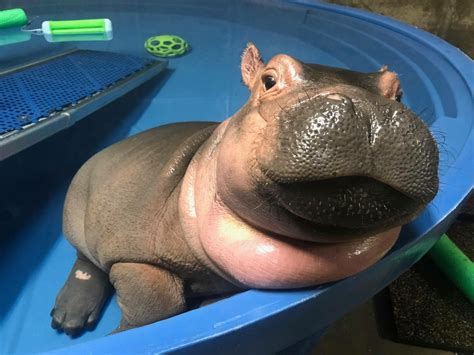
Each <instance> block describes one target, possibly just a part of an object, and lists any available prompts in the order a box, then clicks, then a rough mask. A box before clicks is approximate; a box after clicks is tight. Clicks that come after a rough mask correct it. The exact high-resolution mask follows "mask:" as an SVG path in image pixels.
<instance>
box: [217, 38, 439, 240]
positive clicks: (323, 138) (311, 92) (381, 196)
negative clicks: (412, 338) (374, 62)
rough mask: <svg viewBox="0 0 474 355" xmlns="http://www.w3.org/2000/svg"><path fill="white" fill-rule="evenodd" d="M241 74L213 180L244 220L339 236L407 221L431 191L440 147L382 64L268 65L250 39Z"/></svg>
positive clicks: (312, 236)
mask: <svg viewBox="0 0 474 355" xmlns="http://www.w3.org/2000/svg"><path fill="white" fill-rule="evenodd" d="M241 70H242V78H243V82H244V83H245V84H246V85H247V86H248V88H249V89H250V91H251V97H250V99H249V101H248V102H247V104H246V105H245V106H244V107H243V108H242V110H241V111H240V112H239V113H237V114H236V115H235V116H234V117H233V119H232V121H231V122H230V123H229V126H228V127H227V129H226V139H224V140H223V142H225V143H226V145H227V147H228V148H229V149H221V151H220V156H219V160H220V164H219V167H220V169H221V168H222V170H223V171H222V172H221V173H220V174H218V178H221V181H220V182H219V183H220V184H221V185H222V186H225V189H223V194H224V196H223V198H224V199H225V201H226V203H228V204H229V205H230V208H232V210H233V211H236V213H237V214H238V215H239V216H240V217H241V218H243V219H244V220H246V221H248V222H249V223H251V224H253V225H256V226H258V227H259V228H263V229H270V230H271V231H272V232H275V233H279V234H283V235H288V236H291V237H293V238H301V239H306V240H315V241H319V242H337V241H343V240H348V239H354V238H360V237H364V236H369V235H373V234H375V233H378V232H381V231H384V230H388V229H390V228H393V227H395V226H400V225H402V224H405V223H407V222H409V221H410V220H412V219H413V218H414V217H415V216H416V214H417V213H419V212H420V210H422V209H423V208H424V207H425V206H426V204H427V203H428V202H429V201H431V200H432V199H433V197H434V196H435V194H436V193H437V190H438V175H437V169H438V150H437V146H436V143H435V141H434V139H433V138H432V136H431V134H430V132H429V130H428V128H427V127H426V126H425V124H424V123H423V122H422V120H421V119H420V118H418V117H417V116H416V115H415V114H414V113H413V112H412V111H410V110H409V109H408V108H406V107H405V106H404V105H403V104H401V103H400V102H399V99H400V96H401V89H400V84H399V80H398V78H397V76H396V74H394V73H393V72H390V71H388V70H387V69H386V67H383V68H382V69H381V70H380V71H379V72H376V73H371V74H363V73H358V72H353V71H349V70H344V69H336V68H330V67H324V66H320V65H313V64H304V63H302V62H300V61H298V60H296V59H294V58H292V57H290V56H288V55H277V56H275V57H273V58H272V59H271V60H270V61H269V62H268V64H266V65H265V64H264V63H263V61H262V59H261V57H260V54H259V51H258V49H257V48H256V47H255V46H254V45H253V44H249V45H248V47H247V48H246V50H245V51H244V54H243V56H242V68H241ZM236 155H237V156H236ZM225 161H234V162H235V163H234V164H227V163H224V162H225ZM249 189H250V190H252V193H250V194H249ZM242 196H248V197H247V198H244V197H242ZM242 205H244V206H245V208H242V207H243V206H242ZM279 220H280V221H281V222H278V221H279Z"/></svg>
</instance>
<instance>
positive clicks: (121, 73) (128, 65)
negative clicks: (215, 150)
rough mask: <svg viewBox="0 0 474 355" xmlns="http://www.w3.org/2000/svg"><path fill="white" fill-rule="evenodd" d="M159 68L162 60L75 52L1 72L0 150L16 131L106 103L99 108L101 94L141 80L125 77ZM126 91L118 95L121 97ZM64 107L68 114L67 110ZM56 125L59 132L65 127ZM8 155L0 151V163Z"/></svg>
mask: <svg viewBox="0 0 474 355" xmlns="http://www.w3.org/2000/svg"><path fill="white" fill-rule="evenodd" d="M165 66H166V62H160V61H156V60H149V59H143V58H139V57H135V56H130V55H123V54H117V53H111V52H100V51H91V50H75V51H72V52H68V53H65V54H62V55H60V56H57V57H54V58H52V59H47V60H45V61H42V62H39V63H35V64H32V65H29V66H26V67H24V68H19V69H16V70H12V71H9V72H6V73H3V74H1V75H0V148H2V149H3V147H2V146H3V145H5V140H8V141H11V140H12V138H20V136H22V134H21V133H25V132H28V131H29V129H30V128H31V127H33V126H38V127H39V126H41V125H42V124H43V121H44V122H46V121H48V119H53V118H55V117H56V118H57V117H59V114H60V113H65V112H67V113H68V115H66V116H64V115H63V118H64V119H68V120H71V114H72V112H74V113H79V112H77V111H78V107H79V106H81V107H82V106H84V105H86V104H87V101H90V103H92V102H94V103H96V104H95V105H94V106H95V109H98V108H100V107H102V106H104V105H105V104H106V103H108V102H110V101H111V100H110V99H109V100H103V104H100V102H98V100H97V99H96V96H97V97H98V96H104V95H106V94H107V91H110V90H112V89H113V88H114V86H116V85H118V84H119V83H122V82H125V81H127V82H128V84H129V85H128V86H129V90H131V89H133V88H134V87H136V86H137V85H138V84H140V83H141V82H143V81H144V80H138V82H137V83H135V84H131V83H130V82H131V81H132V80H131V79H133V78H138V77H142V76H143V75H140V74H143V73H144V72H146V71H149V70H150V69H153V68H154V69H155V70H152V71H151V73H149V75H145V77H146V79H149V78H151V76H153V75H156V74H158V73H159V72H160V71H161V70H162V69H163V68H164V67H165ZM146 79H145V80H146ZM130 84H131V85H130ZM129 90H121V91H122V94H124V93H126V92H127V91H129ZM116 97H118V95H115V98H116ZM99 101H100V100H99ZM70 109H73V110H72V111H71V112H68V110H70ZM90 112H92V110H91V108H88V110H87V113H90ZM79 118H80V117H79ZM75 120H77V119H75ZM72 121H74V120H72ZM67 125H68V124H66V126H67ZM62 126H63V127H62V128H64V126H65V125H64V124H63V125H62ZM56 131H57V130H56ZM32 132H33V131H32ZM35 132H36V130H35ZM53 133H54V132H53ZM48 135H49V134H48ZM35 141H38V139H33V140H31V142H29V144H26V145H25V144H24V143H25V142H23V144H21V146H20V145H19V146H18V148H19V149H13V150H12V152H13V153H14V152H15V151H16V150H21V149H22V148H24V147H23V146H29V145H31V144H34V143H35ZM2 143H3V144H2ZM10 145H11V144H10ZM10 148H11V147H10ZM11 154H12V153H11V152H9V153H8V154H1V153H0V160H1V159H3V158H5V157H6V156H5V155H11Z"/></svg>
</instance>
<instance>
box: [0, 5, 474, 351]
mask: <svg viewBox="0 0 474 355" xmlns="http://www.w3.org/2000/svg"><path fill="white" fill-rule="evenodd" d="M2 6H3V7H5V8H13V7H22V8H24V9H25V10H26V11H27V13H28V14H29V16H30V17H34V16H38V19H36V20H35V21H37V22H40V21H42V20H61V19H73V18H100V17H104V18H105V17H106V18H110V19H111V20H112V22H113V26H114V39H113V40H112V41H108V42H82V43H80V42H75V43H48V42H46V41H45V39H44V38H43V37H36V36H34V37H32V38H31V39H30V40H29V41H25V42H21V43H17V44H10V45H5V46H2V47H0V69H4V68H7V67H9V66H11V65H17V64H19V63H21V62H22V61H27V60H29V59H31V58H32V57H35V56H44V55H45V54H48V53H51V52H53V51H60V50H64V49H67V48H70V47H72V46H76V47H79V48H82V49H94V50H102V51H113V52H118V53H125V54H133V55H140V56H147V53H146V52H145V51H144V48H143V44H144V41H145V40H146V39H147V38H148V37H150V36H153V35H157V34H163V33H172V34H177V35H180V36H182V37H183V38H185V39H186V40H187V41H188V42H189V43H190V45H191V47H192V51H191V52H190V53H189V54H187V55H185V56H182V57H179V58H175V59H171V60H170V63H169V68H170V69H169V70H168V71H167V72H166V73H164V74H162V75H160V76H159V77H158V78H157V79H154V80H152V81H150V82H148V83H146V84H145V85H143V86H142V87H140V88H138V89H136V90H134V91H133V92H131V93H130V94H128V95H126V96H125V97H122V98H121V99H119V100H117V101H115V102H114V103H112V104H110V105H108V106H107V107H105V108H103V109H101V110H100V111H98V112H96V113H94V114H93V115H91V116H89V117H87V118H85V119H83V120H82V121H80V122H79V123H78V124H76V125H75V126H73V127H72V128H70V129H68V130H65V131H62V132H60V133H58V134H56V135H54V136H52V137H50V138H48V139H47V140H44V141H43V142H41V143H39V144H37V145H35V146H33V147H30V148H29V149H27V150H25V151H23V152H21V153H19V154H17V155H15V156H13V157H10V158H9V159H7V160H5V161H3V162H1V163H0V172H1V173H0V189H1V196H2V198H1V200H0V243H1V244H0V278H1V280H2V288H1V291H0V353H30V352H40V351H43V352H44V351H53V350H56V351H60V352H68V353H76V354H84V353H90V354H92V353H94V354H101V353H104V352H109V353H115V354H119V353H130V352H141V353H145V352H146V353H159V352H169V351H172V350H174V351H178V352H182V353H186V354H190V353H226V354H229V353H235V354H250V353H258V354H265V353H272V352H276V351H278V350H282V349H287V348H288V347H289V346H292V345H293V348H291V349H290V350H288V349H287V351H288V353H296V351H297V350H301V349H303V348H304V346H305V345H308V344H310V342H305V339H316V338H317V335H318V334H320V333H321V332H322V331H323V330H324V329H325V328H326V327H327V326H328V325H330V324H331V323H333V322H334V321H335V320H336V319H338V318H339V317H341V316H342V315H343V314H344V313H346V312H348V311H349V310H350V309H351V308H352V307H354V306H355V305H357V304H359V303H361V302H362V301H364V300H366V299H368V298H370V297H371V296H373V295H374V294H375V293H376V292H378V291H379V290H380V289H382V288H383V287H385V286H386V285H387V284H389V283H390V282H391V281H392V280H393V279H394V278H396V277H397V276H398V275H400V274H401V273H402V272H403V271H404V270H406V269H407V268H408V267H409V266H410V265H412V264H413V263H414V262H416V261H417V260H418V259H419V258H420V257H421V256H422V255H423V254H424V253H425V252H426V251H427V250H428V249H429V248H430V247H431V245H432V244H433V243H434V242H435V240H436V237H437V236H438V235H439V234H440V233H442V232H444V231H445V230H446V228H447V226H448V225H449V222H450V221H451V220H452V217H453V215H454V213H455V211H456V208H457V206H458V205H459V204H460V203H461V201H463V199H465V198H466V196H467V195H468V193H469V192H470V191H471V189H472V187H473V182H474V172H473V166H474V160H473V138H474V134H473V130H472V125H473V119H474V108H473V99H472V95H473V88H474V65H473V62H472V61H471V60H470V59H469V58H468V57H467V56H465V55H464V54H463V53H461V52H460V51H459V50H457V49H456V48H454V47H452V46H450V45H449V44H447V43H445V42H444V41H442V40H440V39H438V38H436V37H434V36H432V35H430V34H427V33H424V32H422V31H419V30H416V29H414V28H412V27H409V26H407V25H404V24H401V23H399V22H396V21H393V20H389V19H387V18H384V17H381V16H376V15H372V14H368V13H365V12H360V11H356V10H352V9H348V8H342V7H337V6H332V5H327V4H323V3H319V2H315V1H309V0H308V1H280V2H272V3H267V2H264V1H230V0H229V1H222V0H214V1H211V0H206V1H191V0H178V1H174V0H162V1H151V0H147V1H146V0H145V1H139V2H135V1H125V0H122V1H112V0H110V1H105V0H100V1H99V0H82V1H76V0H73V1H67V2H66V1H59V0H45V1H41V2H39V1H38V2H32V1H8V0H7V1H6V2H5V1H3V2H2ZM249 41H252V42H254V43H256V44H257V46H258V47H259V48H260V49H261V51H262V54H263V56H264V58H265V59H268V58H269V57H270V56H272V55H274V54H277V53H279V52H285V53H288V54H291V55H293V56H295V57H297V58H299V59H301V60H303V61H306V62H313V63H321V64H326V65H333V66H342V67H347V68H351V69H354V70H360V71H375V70H377V69H378V68H380V67H381V66H382V65H383V64H387V65H388V66H389V67H390V68H391V69H392V70H394V71H396V72H397V73H398V74H399V76H400V79H401V81H402V86H403V88H404V92H405V96H404V99H403V100H404V103H405V104H407V105H408V106H409V107H411V108H412V109H413V110H414V111H415V112H417V113H419V115H420V116H421V117H422V118H423V119H424V120H425V121H426V122H427V123H428V124H429V125H430V127H431V129H432V131H433V133H434V135H435V136H436V138H437V139H438V141H439V143H440V148H441V155H442V156H441V167H440V174H441V190H440V192H439V194H438V196H437V197H436V199H435V200H434V201H433V202H432V203H431V204H430V205H429V207H428V209H427V210H426V211H425V212H424V213H423V214H422V215H421V216H420V217H419V218H418V219H417V220H416V221H415V222H413V223H411V224H410V225H408V226H406V227H405V228H404V229H403V232H402V236H401V238H400V240H399V242H398V243H397V244H396V246H395V247H394V248H393V250H392V251H391V252H390V254H389V255H387V256H386V257H385V258H384V259H383V260H381V261H380V262H378V263H377V264H376V265H374V266H372V267H371V268H369V269H368V270H366V271H365V272H363V273H360V274H358V275H356V276H354V277H350V278H348V279H345V280H343V281H340V282H337V283H335V284H332V285H326V286H323V287H318V288H314V289H307V290H300V291H292V292H277V291H275V292H267V291H265V292H264V291H249V292H245V293H242V294H239V295H235V296H233V297H231V298H228V299H226V300H223V301H220V302H218V303H216V304H213V305H210V306H207V307H204V308H201V309H198V310H194V311H191V312H188V313H185V314H182V315H179V316H177V317H173V318H171V319H168V320H165V321H162V322H158V323H156V324H152V325H149V326H146V327H143V328H139V329H135V330H131V331H128V332H124V333H120V334H117V335H113V336H109V337H105V335H106V334H108V333H109V332H110V331H111V330H113V329H114V328H115V327H116V326H117V324H118V321H119V316H120V315H119V309H118V307H117V305H116V303H115V300H114V299H113V300H112V301H111V302H110V303H109V304H108V306H107V309H106V311H105V312H104V315H103V317H102V319H101V321H100V322H99V325H98V326H97V327H96V329H95V330H94V331H92V332H87V333H86V334H84V335H83V336H81V337H79V338H76V339H70V338H69V337H67V336H66V335H64V334H59V333H56V332H55V331H53V330H52V329H51V328H50V326H49V324H50V317H49V311H50V309H51V307H52V305H53V304H54V299H55V296H56V293H57V292H58V290H59V289H60V287H61V286H62V284H63V282H64V280H65V278H66V276H67V274H68V273H69V270H70V267H71V265H72V263H73V261H74V250H73V249H72V247H71V246H70V245H69V244H68V243H67V242H66V241H65V240H64V239H63V237H62V235H61V214H62V204H63V200H64V196H65V192H66V188H67V186H68V183H69V182H70V180H71V178H72V176H73V174H74V173H75V171H77V169H78V168H79V167H80V166H81V164H82V163H83V162H84V161H85V160H87V159H88V158H89V157H90V156H91V155H92V154H94V153H95V152H97V151H99V150H100V149H101V148H103V147H105V146H107V145H109V144H111V143H112V142H116V141H118V140H120V139H122V138H124V137H126V136H128V135H131V134H135V133H137V132H140V131H143V130H145V129H147V128H151V127H155V126H158V125H162V124H165V123H170V122H178V121H193V120H195V121H199V120H223V119H224V118H226V117H228V116H229V115H231V114H232V113H234V112H235V111H236V110H237V109H238V108H239V107H240V106H241V105H242V104H243V103H244V102H245V100H246V99H247V96H248V92H247V89H246V88H245V87H244V86H243V85H242V83H241V81H240V70H239V60H240V53H241V50H242V49H243V47H244V46H245V44H246V43H247V42H249ZM71 85H73V83H71Z"/></svg>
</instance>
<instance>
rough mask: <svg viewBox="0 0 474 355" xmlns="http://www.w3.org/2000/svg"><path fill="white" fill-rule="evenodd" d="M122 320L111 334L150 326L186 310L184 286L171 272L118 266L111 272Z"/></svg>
mask: <svg viewBox="0 0 474 355" xmlns="http://www.w3.org/2000/svg"><path fill="white" fill-rule="evenodd" d="M110 281H111V282H112V284H113V286H114V288H115V290H116V292H117V302H118V304H119V306H120V309H121V310H122V320H121V323H120V326H119V328H117V329H116V330H115V331H114V332H119V331H123V330H127V329H130V328H134V327H138V326H142V325H145V324H150V323H153V322H156V321H159V320H161V319H165V318H168V317H171V316H173V315H175V314H178V313H181V312H183V311H185V309H186V301H185V297H184V289H183V282H182V280H181V279H180V278H178V277H176V276H175V275H174V274H172V273H171V272H169V271H167V270H164V269H161V268H159V267H156V266H153V265H148V264H138V263H117V264H114V265H113V266H112V268H111V270H110Z"/></svg>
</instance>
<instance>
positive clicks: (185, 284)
mask: <svg viewBox="0 0 474 355" xmlns="http://www.w3.org/2000/svg"><path fill="white" fill-rule="evenodd" d="M241 71H242V79H243V82H244V83H245V85H246V86H247V87H248V88H249V90H250V93H251V95H250V98H249V100H248V102H247V103H246V104H245V105H244V106H243V107H242V108H241V109H240V110H239V111H238V112H237V113H236V114H234V115H233V116H232V117H230V118H228V119H226V120H225V121H224V122H222V123H215V122H190V123H179V124H172V125H167V126H162V127H158V128H154V129H151V130H148V131H145V132H143V133H140V134H138V135H135V136H132V137H130V138H127V139H125V140H123V141H121V142H119V143H116V144H114V145H112V146H111V147H109V148H107V149H105V150H103V151H101V152H99V153H98V154H96V155H95V156H94V157H92V158H91V159H90V160H89V161H87V162H86V163H85V164H84V166H83V167H82V168H81V169H80V170H79V172H78V173H77V175H76V176H75V177H74V180H73V181H72V183H71V186H70V188H69V191H68V194H67V198H66V203H65V207H64V233H65V235H66V237H67V239H68V240H69V241H70V242H71V243H72V245H74V247H75V248H76V249H77V260H76V262H75V264H74V266H73V268H72V271H71V273H70V275H69V277H68V279H67V281H66V284H65V285H64V287H63V288H62V290H61V291H60V292H59V295H58V296H57V299H56V304H55V306H54V309H53V310H52V312H51V315H52V326H53V328H56V329H63V330H64V331H65V332H66V333H67V334H70V335H75V334H77V333H79V332H81V331H82V330H83V329H85V328H88V327H91V326H92V325H94V323H95V322H96V321H97V319H98V316H99V314H100V311H101V308H102V306H103V304H104V301H105V300H106V298H107V297H108V296H109V295H110V293H111V291H112V289H115V291H116V292H117V299H118V304H119V306H120V308H121V311H122V320H121V323H120V326H119V327H118V328H117V331H119V330H125V329H128V328H133V327H137V326H141V325H144V324H148V323H152V322H155V321H158V320H161V319H164V318H167V317H170V316H173V315H175V314H178V313H180V312H183V311H186V309H187V307H189V304H190V303H192V302H194V300H197V299H203V298H206V297H209V298H210V297H218V296H219V295H224V294H230V293H233V292H237V291H241V290H244V289H248V288H263V289H280V288H283V289H289V288H299V287H306V286H312V285H317V284H321V283H325V282H329V281H334V280H339V279H341V278H344V277H347V276H350V275H353V274H355V273H357V272H360V271H361V270H364V269H366V268H367V267H369V266H370V265H372V264H373V263H375V262H376V261H377V260H379V259H380V258H381V257H382V256H383V255H384V254H385V253H386V252H387V251H388V250H389V249H390V248H391V247H392V245H393V244H394V243H395V241H396V239H397V237H398V234H399V231H400V227H401V226H402V225H403V224H405V223H407V222H409V221H411V220H412V219H413V218H414V217H415V216H416V215H417V214H418V213H419V212H420V211H421V210H423V208H424V207H425V206H426V205H427V203H428V202H430V201H431V200H432V199H433V197H434V196H435V194H436V193H437V190H438V175H437V170H438V150H437V146H436V143H435V141H434V139H433V138H432V136H431V134H430V132H429V130H428V129H427V127H426V126H425V125H424V123H423V122H422V121H421V120H420V119H419V118H418V117H417V116H416V115H415V114H414V113H413V112H412V111H410V110H409V109H408V108H406V107H405V106H404V105H402V104H401V103H400V102H399V99H400V95H401V89H400V83H399V80H398V78H397V75H396V74H395V73H393V72H390V71H388V70H387V68H385V67H383V68H382V69H381V70H380V71H378V72H376V73H369V74H364V73H358V72H354V71H350V70H345V69H338V68H331V67H326V66H322V65H316V64H305V63H302V62H300V61H298V60H297V59H295V58H292V57H290V56H288V55H284V54H281V55H277V56H275V57H273V58H272V59H271V60H270V61H269V62H268V63H267V64H265V63H264V62H263V61H262V59H261V56H260V53H259V51H258V49H257V48H256V47H255V46H254V45H253V44H249V45H248V46H247V48H246V49H245V51H244V53H243V56H242V64H241Z"/></svg>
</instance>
